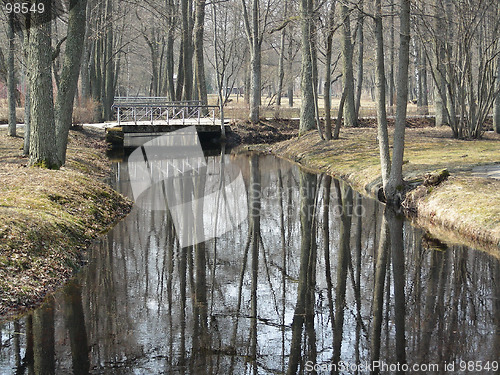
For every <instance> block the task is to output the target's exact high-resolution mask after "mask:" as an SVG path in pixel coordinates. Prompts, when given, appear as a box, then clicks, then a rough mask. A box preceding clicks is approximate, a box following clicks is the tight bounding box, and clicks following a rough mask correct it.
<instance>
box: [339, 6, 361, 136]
mask: <svg viewBox="0 0 500 375" xmlns="http://www.w3.org/2000/svg"><path fill="white" fill-rule="evenodd" d="M340 15H341V17H342V34H341V44H342V72H343V77H342V80H343V83H344V88H343V89H344V92H345V104H344V124H345V126H349V127H352V126H356V123H357V119H356V106H355V103H354V72H353V47H352V42H351V9H349V8H348V7H347V5H346V3H343V4H342V5H341V7H340Z"/></svg>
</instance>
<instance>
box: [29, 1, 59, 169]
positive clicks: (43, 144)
mask: <svg viewBox="0 0 500 375" xmlns="http://www.w3.org/2000/svg"><path fill="white" fill-rule="evenodd" d="M48 8H49V7H48V6H47V9H48ZM44 21H45V17H44V16H43V15H40V14H34V15H32V18H31V28H30V38H29V43H28V44H29V49H28V68H29V71H30V74H29V80H30V82H29V83H30V87H31V111H30V113H31V136H30V156H31V159H30V164H32V165H37V166H42V167H45V168H54V169H57V168H59V167H60V166H61V162H60V160H59V159H58V157H57V150H56V147H54V143H55V140H56V131H55V120H54V100H53V97H54V93H53V88H52V47H51V31H52V28H51V24H50V22H44Z"/></svg>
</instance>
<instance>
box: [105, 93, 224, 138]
mask: <svg viewBox="0 0 500 375" xmlns="http://www.w3.org/2000/svg"><path fill="white" fill-rule="evenodd" d="M112 109H113V111H114V114H115V116H116V122H117V123H116V126H114V127H111V128H108V140H109V141H111V142H112V143H115V141H114V140H115V138H116V141H119V140H120V138H121V139H122V140H123V136H124V135H125V134H133V133H143V134H144V133H147V134H156V133H168V132H171V131H175V130H179V129H182V128H184V127H186V126H193V125H194V126H196V130H197V131H198V133H199V134H202V135H204V136H210V137H220V136H221V135H225V132H226V131H229V130H230V128H229V125H228V124H227V122H226V121H224V119H221V118H220V110H219V107H218V106H214V105H203V103H202V102H200V101H197V100H192V101H178V102H170V101H168V100H167V98H164V97H116V98H115V100H114V103H113V106H112ZM223 130H224V131H223Z"/></svg>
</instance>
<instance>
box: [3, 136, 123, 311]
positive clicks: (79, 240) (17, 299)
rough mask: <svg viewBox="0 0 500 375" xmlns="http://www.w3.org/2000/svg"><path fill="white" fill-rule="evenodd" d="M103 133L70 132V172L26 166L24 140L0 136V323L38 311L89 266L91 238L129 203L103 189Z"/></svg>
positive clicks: (105, 173) (105, 165) (107, 171)
mask: <svg viewBox="0 0 500 375" xmlns="http://www.w3.org/2000/svg"><path fill="white" fill-rule="evenodd" d="M103 138H104V137H103V134H102V132H99V131H95V130H90V129H85V130H82V131H72V132H71V133H70V139H69V147H68V158H67V163H66V166H65V167H64V168H62V169H61V170H59V171H52V170H46V169H40V168H31V167H27V166H26V165H27V162H28V160H27V159H26V158H23V157H22V156H21V153H22V151H21V150H22V143H23V139H22V138H20V137H18V138H12V137H8V136H7V133H6V131H5V130H0V320H3V319H5V318H7V317H9V316H11V314H13V313H16V314H17V313H20V312H22V311H25V310H27V309H30V308H32V307H33V306H36V305H37V304H39V303H40V302H41V301H42V300H43V298H44V297H45V295H47V293H50V292H52V291H54V290H55V289H56V288H57V287H58V286H59V285H61V284H62V283H64V282H65V281H66V280H67V279H69V278H70V277H71V276H72V275H74V273H75V272H76V271H77V270H78V269H79V268H80V267H81V266H82V264H84V262H85V256H84V252H85V250H86V249H87V247H88V246H89V244H90V243H91V241H92V239H94V238H96V237H97V236H98V235H99V234H101V233H103V232H106V231H107V230H109V229H110V228H111V226H113V224H114V223H116V222H117V221H119V220H120V219H121V218H122V217H123V216H125V215H126V214H127V213H128V212H129V211H130V208H131V202H130V201H129V200H128V199H126V198H124V197H123V196H121V195H120V194H118V193H117V192H115V191H114V190H113V189H112V188H111V187H110V186H109V185H107V184H106V183H104V181H105V180H106V179H109V176H110V174H111V164H110V162H109V161H108V160H107V159H106V158H105V157H104V153H105V147H106V146H105V144H104V142H103Z"/></svg>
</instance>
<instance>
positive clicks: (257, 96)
mask: <svg viewBox="0 0 500 375" xmlns="http://www.w3.org/2000/svg"><path fill="white" fill-rule="evenodd" d="M241 5H242V9H243V21H244V25H245V32H246V35H247V39H248V45H249V49H250V115H249V119H250V121H251V122H253V123H257V122H259V117H260V104H261V89H262V70H261V69H262V42H263V40H264V33H265V31H266V29H267V27H268V24H269V16H270V14H271V12H272V7H271V1H270V0H268V1H267V3H266V7H265V8H264V10H263V11H262V12H261V7H260V0H241ZM250 7H251V11H250V12H249V8H250Z"/></svg>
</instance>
